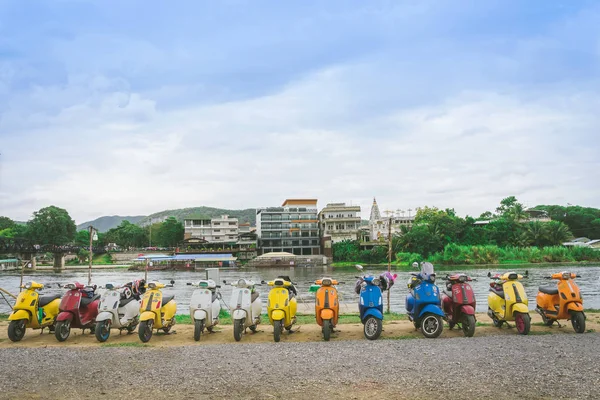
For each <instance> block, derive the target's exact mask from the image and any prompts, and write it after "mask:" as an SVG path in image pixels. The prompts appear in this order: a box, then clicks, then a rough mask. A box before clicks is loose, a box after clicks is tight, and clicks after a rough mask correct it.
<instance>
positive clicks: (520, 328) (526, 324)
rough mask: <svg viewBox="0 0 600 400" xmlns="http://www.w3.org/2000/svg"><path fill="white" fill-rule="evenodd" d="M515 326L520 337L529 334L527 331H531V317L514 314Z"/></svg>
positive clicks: (523, 314) (518, 313)
mask: <svg viewBox="0 0 600 400" xmlns="http://www.w3.org/2000/svg"><path fill="white" fill-rule="evenodd" d="M515 325H516V326H517V332H519V333H520V334H521V335H527V334H528V333H529V329H531V317H530V316H529V314H525V313H520V312H516V313H515Z"/></svg>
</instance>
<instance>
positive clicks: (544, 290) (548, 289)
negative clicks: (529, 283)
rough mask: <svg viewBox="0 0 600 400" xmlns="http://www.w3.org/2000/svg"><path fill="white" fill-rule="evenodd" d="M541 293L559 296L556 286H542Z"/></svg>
mask: <svg viewBox="0 0 600 400" xmlns="http://www.w3.org/2000/svg"><path fill="white" fill-rule="evenodd" d="M540 292H542V293H546V294H558V288H557V287H556V286H540Z"/></svg>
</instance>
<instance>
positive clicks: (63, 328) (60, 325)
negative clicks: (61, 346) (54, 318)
mask: <svg viewBox="0 0 600 400" xmlns="http://www.w3.org/2000/svg"><path fill="white" fill-rule="evenodd" d="M70 334H71V321H58V322H57V323H56V328H55V329H54V336H55V337H56V340H58V341H59V342H64V341H65V340H67V339H68V337H69V335H70Z"/></svg>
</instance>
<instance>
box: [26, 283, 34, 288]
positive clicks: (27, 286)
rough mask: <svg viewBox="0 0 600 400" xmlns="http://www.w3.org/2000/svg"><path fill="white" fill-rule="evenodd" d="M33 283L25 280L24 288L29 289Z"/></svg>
mask: <svg viewBox="0 0 600 400" xmlns="http://www.w3.org/2000/svg"><path fill="white" fill-rule="evenodd" d="M32 285H33V283H32V282H27V283H25V289H31V286H32Z"/></svg>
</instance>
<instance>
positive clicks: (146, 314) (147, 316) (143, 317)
mask: <svg viewBox="0 0 600 400" xmlns="http://www.w3.org/2000/svg"><path fill="white" fill-rule="evenodd" d="M154 317H155V314H154V313H153V312H152V311H144V312H143V313H142V314H141V315H140V322H143V321H150V320H154Z"/></svg>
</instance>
